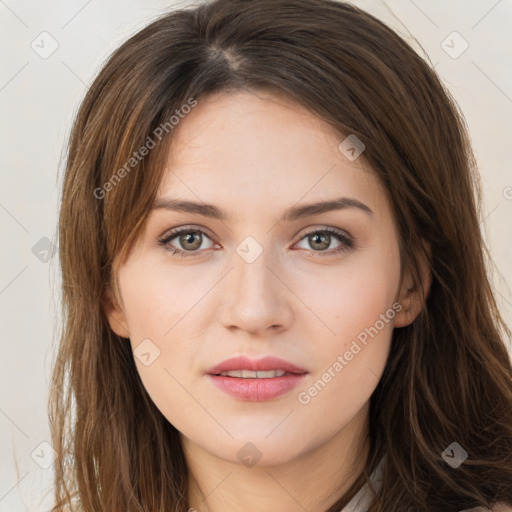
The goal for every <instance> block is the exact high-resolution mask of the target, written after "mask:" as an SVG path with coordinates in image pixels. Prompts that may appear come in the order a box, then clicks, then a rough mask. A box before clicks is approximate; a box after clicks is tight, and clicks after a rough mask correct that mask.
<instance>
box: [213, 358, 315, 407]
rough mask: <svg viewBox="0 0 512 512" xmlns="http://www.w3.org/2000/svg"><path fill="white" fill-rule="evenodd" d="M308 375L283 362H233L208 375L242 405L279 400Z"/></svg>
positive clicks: (275, 360) (228, 362)
mask: <svg viewBox="0 0 512 512" xmlns="http://www.w3.org/2000/svg"><path fill="white" fill-rule="evenodd" d="M307 374H308V372H307V371H306V370H304V369H302V368H299V367H297V366H295V365H293V364H292V363H289V362H287V361H284V360H282V359H277V358H272V357H267V358H263V359H259V360H251V359H248V358H244V357H237V358H231V359H228V360H226V361H223V362H222V363H220V364H219V365H217V366H215V367H213V368H211V369H210V370H208V372H207V376H208V377H209V379H210V381H211V382H212V383H213V384H214V385H215V386H216V387H217V388H218V389H220V390H221V391H223V392H224V393H226V394H228V395H230V396H231V397H234V398H237V399H239V400H243V401H249V402H262V401H268V400H272V399H275V398H278V397H280V396H282V395H284V394H286V393H289V392H290V391H291V390H292V389H294V388H295V387H297V386H298V385H299V384H300V383H301V382H302V380H303V379H304V377H305V376H306V375H307Z"/></svg>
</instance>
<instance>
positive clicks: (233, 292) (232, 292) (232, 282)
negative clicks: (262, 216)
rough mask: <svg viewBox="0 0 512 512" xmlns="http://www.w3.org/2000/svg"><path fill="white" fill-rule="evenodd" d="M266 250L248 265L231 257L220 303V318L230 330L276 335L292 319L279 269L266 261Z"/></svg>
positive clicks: (241, 259)
mask: <svg viewBox="0 0 512 512" xmlns="http://www.w3.org/2000/svg"><path fill="white" fill-rule="evenodd" d="M269 252H270V251H265V250H264V251H263V253H262V254H261V255H260V256H259V257H258V258H257V259H256V260H255V261H253V262H252V263H248V262H247V261H245V260H244V259H243V258H241V257H240V256H239V255H238V254H237V253H234V254H233V259H232V261H233V267H234V268H233V269H232V270H231V272H229V274H228V275H227V276H226V279H225V280H224V281H225V283H224V287H223V288H222V290H221V293H223V294H224V297H225V298H224V300H223V302H222V306H221V312H220V318H221V322H222V324H223V326H224V327H226V328H227V329H229V330H231V331H235V330H241V331H246V332H248V333H251V334H253V335H261V334H268V333H270V332H274V333H277V332H280V331H282V330H285V329H287V328H289V326H290V325H291V322H292V320H293V310H292V307H291V306H292V304H291V302H290V301H291V295H293V293H292V292H291V291H290V289H289V288H288V287H287V286H286V285H285V284H284V283H286V279H285V276H284V273H283V270H282V267H281V266H278V265H276V263H275V261H274V262H271V261H270V255H269Z"/></svg>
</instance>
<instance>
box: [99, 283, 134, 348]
mask: <svg viewBox="0 0 512 512" xmlns="http://www.w3.org/2000/svg"><path fill="white" fill-rule="evenodd" d="M104 308H105V314H106V315H107V319H108V323H109V324H110V328H111V329H112V330H113V331H114V332H115V333H116V334H117V335H118V336H121V338H129V337H130V331H129V330H128V322H127V321H126V316H125V314H124V311H123V308H122V306H121V299H120V298H119V299H118V298H117V297H116V296H115V295H114V293H113V292H112V289H111V287H109V288H108V290H107V292H106V297H105V306H104Z"/></svg>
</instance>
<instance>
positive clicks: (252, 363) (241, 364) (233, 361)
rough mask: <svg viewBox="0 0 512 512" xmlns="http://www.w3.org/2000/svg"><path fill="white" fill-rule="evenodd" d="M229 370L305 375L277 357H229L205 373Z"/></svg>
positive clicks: (299, 369) (215, 373) (296, 367)
mask: <svg viewBox="0 0 512 512" xmlns="http://www.w3.org/2000/svg"><path fill="white" fill-rule="evenodd" d="M230 370H252V371H269V370H284V371H285V372H289V373H307V371H306V370H304V369H303V368H299V367H298V366H295V365H294V364H292V363H290V362H288V361H285V360H284V359H279V358H278V357H270V356H267V357H263V358H261V359H249V358H248V357H244V356H239V357H231V358H229V359H226V360H224V361H222V362H221V363H219V364H217V365H215V366H212V367H211V368H209V369H208V370H206V373H208V374H210V375H219V374H220V373H221V372H227V371H230Z"/></svg>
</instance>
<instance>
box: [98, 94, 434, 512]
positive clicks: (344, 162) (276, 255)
mask: <svg viewBox="0 0 512 512" xmlns="http://www.w3.org/2000/svg"><path fill="white" fill-rule="evenodd" d="M178 128H179V129H178V130H177V131H176V133H175V135H176V136H175V138H174V140H173V145H172V148H171V150H170V153H169V159H168V166H167V169H166V172H165V175H164V178H163V180H162V183H161V186H160V189H159V192H158V198H157V201H158V200H162V199H163V198H166V199H168V198H173V199H180V200H187V201H193V202H198V203H208V204H212V205H215V206H217V207H218V208H220V209H222V210H223V211H225V212H226V214H227V216H228V217H227V218H226V219H225V220H220V219H215V218H210V217H206V216H202V215H200V214H199V213H186V212H182V211H174V210H171V209H168V208H163V207H162V208H156V209H153V210H152V212H151V213H150V215H149V218H148V220H147V224H146V226H145V229H144V232H143V234H142V236H141V238H140V239H139V241H138V243H137V244H136V245H135V246H134V248H133V250H132V251H131V252H130V254H129V256H128V258H127V260H126V261H125V262H124V263H123V264H122V265H120V266H119V268H118V269H117V275H116V278H117V283H118V294H116V296H117V299H112V302H111V306H110V307H109V309H108V317H109V321H110V325H111V327H112V329H113V330H114V331H115V332H116V333H117V334H118V335H120V336H122V337H125V338H129V339H130V343H131V345H132V348H133V349H134V350H135V349H136V348H137V346H138V345H139V344H140V343H141V342H142V341H143V340H145V339H150V340H151V343H152V344H154V345H152V346H156V347H158V349H159V350H160V355H159V356H158V357H157V358H156V359H155V360H154V362H152V363H151V364H150V365H147V366H146V365H144V364H142V363H141V361H140V360H139V359H138V358H135V362H136V365H137V370H138V372H139V374H140V377H141V379H142V382H143V384H144V386H145V387H146V389H147V391H148V393H149V394H150V396H151V398H152V400H153V401H154V403H155V404H156V406H157V407H158V408H159V410H160V411H161V412H162V414H163V415H164V416H165V417H166V418H167V419H168V421H169V422H170V423H172V424H173V425H174V426H175V427H176V428H177V429H178V430H179V432H180V433H181V439H182V444H183V449H184V453H185V456H186V460H187V464H188V468H189V477H190V489H189V496H188V499H189V504H190V506H191V507H193V508H194V509H195V510H197V511H198V512H203V511H210V512H224V511H226V510H230V511H233V512H238V511H239V512H242V511H243V512H264V511H268V510H280V511H282V512H292V511H294V512H295V511H296V510H302V509H303V510H309V511H318V512H320V511H323V510H325V509H326V508H327V507H328V506H329V505H331V504H332V503H334V501H335V500H336V499H338V498H339V497H340V496H341V495H343V493H344V492H345V491H346V490H347V489H348V487H349V486H350V485H351V484H352V483H353V481H354V480H355V479H356V477H357V475H358V474H359V473H360V472H361V470H362V468H363V465H364V462H365V458H366V456H367V453H368V446H367V444H366V442H365V435H366V434H367V422H368V411H369V399H370V396H371V394H372V392H373V391H374V389H375V388H376V386H377V384H378V382H379V379H380V377H381V375H382V372H383V370H384V367H385V363H386V360H387V356H388V354H389V349H390V341H391V335H392V332H393V328H397V327H402V326H405V325H408V324H409V323H411V322H412V321H413V320H414V318H416V316H417V315H418V313H419V311H420V309H421V303H422V301H421V298H420V297H419V294H418V292H417V291H414V290H411V283H412V282H411V279H410V276H408V275H405V276H404V281H403V283H402V286H399V285H400V283H399V281H400V272H401V269H400V258H399V250H398V238H397V232H396V226H395V223H394V220H393V217H392V214H391V208H390V205H389V203H388V200H387V196H386V194H385V192H384V189H383V188H382V186H381V185H380V183H379V182H378V180H377V179H376V178H375V176H374V175H372V173H371V172H369V169H368V166H367V165H365V164H364V161H363V158H362V157H359V158H357V159H356V160H354V161H350V160H349V159H347V158H346V157H345V156H344V155H343V154H342V153H341V152H340V150H339V149H338V144H339V143H340V142H341V141H342V140H343V139H344V138H345V137H340V135H339V134H338V133H336V132H335V131H334V130H333V129H332V128H331V127H330V126H329V125H327V124H326V123H325V122H324V121H322V120H320V119H319V118H317V117H315V116H314V115H312V114H311V113H309V112H308V111H307V110H306V109H304V108H303V107H301V106H300V105H298V104H296V103H294V102H292V101H290V100H288V99H286V98H284V97H281V96H277V95H275V94H270V93H268V92H262V91H259V92H258V93H255V92H252V93H251V92H246V91H243V92H236V93H231V94H227V93H217V94H214V95H211V96H209V97H205V98H201V101H199V104H198V106H197V107H196V108H194V109H193V110H192V112H191V113H190V114H188V115H187V116H186V118H185V119H184V120H182V121H181V122H180V125H179V127H178ZM340 197H348V198H352V199H355V200H357V201H359V202H360V203H363V204H364V205H366V206H367V207H368V208H369V209H370V210H371V212H372V213H368V211H365V210H364V209H361V208H356V207H347V208H344V209H338V210H332V211H327V212H324V213H317V214H315V215H311V216H307V217H303V218H298V219H295V220H291V221H283V222H278V221H279V219H281V217H282V216H283V215H284V213H285V212H286V211H287V210H288V209H290V208H291V207H297V206H303V205H306V204H311V203H315V202H319V201H327V200H334V199H337V198H340ZM183 226H187V227H189V230H190V232H192V233H193V232H194V231H195V232H196V233H197V230H202V231H204V233H203V234H202V235H201V234H200V235H196V236H198V237H199V241H198V242H197V243H196V242H195V241H194V240H195V239H194V238H193V234H192V235H191V234H189V236H188V237H186V236H182V237H181V238H180V236H179V235H178V236H176V237H175V238H174V239H172V240H170V241H169V240H168V241H167V246H166V247H167V249H166V247H164V246H162V245H159V244H158V240H159V239H161V238H162V237H164V236H166V235H168V234H169V231H170V230H171V229H173V228H178V227H183ZM325 228H332V229H334V230H336V231H338V232H341V233H342V234H344V236H345V237H347V235H348V236H349V237H350V239H351V240H352V241H353V244H352V247H349V245H347V244H346V242H343V241H340V240H339V239H337V238H336V237H335V236H334V235H332V234H331V235H329V233H325V231H322V229H325ZM311 233H316V236H313V235H311V236H309V237H308V236H307V235H308V234H311ZM249 236H250V237H252V238H253V239H254V240H255V241H256V243H257V244H258V246H259V247H260V248H261V249H262V252H261V254H260V255H259V257H258V258H257V259H255V260H254V261H252V262H250V263H249V262H248V261H246V260H245V259H244V258H242V257H241V256H240V254H241V253H240V254H239V253H238V252H237V247H239V246H240V244H241V242H242V241H244V239H245V238H246V237H249ZM167 238H169V237H167ZM180 240H181V241H180ZM242 246H244V244H242ZM343 246H344V249H345V250H343V251H341V252H338V253H336V252H335V250H336V249H337V248H339V247H343ZM251 247H254V246H251ZM321 247H325V248H324V249H323V250H322V248H321ZM187 248H188V251H187ZM169 249H171V250H173V249H177V250H180V249H181V250H182V251H184V252H188V253H189V256H188V257H181V256H179V255H177V254H173V253H172V251H171V250H169ZM251 250H252V249H251ZM429 284H430V276H429V275H425V280H424V286H425V288H426V289H427V290H428V287H429ZM397 302H398V303H400V305H401V306H402V308H401V310H400V311H399V312H397V313H396V314H393V317H392V319H388V321H387V322H381V324H383V327H382V328H381V329H380V330H379V331H378V334H377V335H375V336H374V337H373V338H370V337H369V338H368V343H367V344H366V345H362V344H361V343H359V345H360V346H361V347H362V350H360V351H359V352H358V353H357V355H354V356H353V358H351V360H349V361H346V363H347V364H346V365H344V367H343V369H342V371H338V372H334V375H335V376H334V377H333V376H332V368H333V363H335V361H337V360H338V359H337V358H338V356H340V355H342V356H343V354H345V353H346V352H347V350H350V347H351V345H352V343H353V341H354V340H356V339H357V336H358V335H359V334H360V333H361V332H362V331H364V330H365V328H370V327H371V326H374V325H376V321H377V320H379V318H381V316H380V315H382V314H385V313H386V312H387V311H389V310H391V311H393V310H392V309H391V308H392V305H393V304H394V303H397ZM238 355H246V356H248V357H249V358H252V359H259V358H261V357H264V356H268V355H271V356H276V357H280V358H282V359H285V360H287V361H290V362H292V363H294V364H295V365H297V366H300V367H302V368H304V369H306V370H307V372H308V373H307V375H306V376H305V377H304V379H303V381H302V383H301V384H300V386H299V387H298V388H296V389H293V390H292V391H290V392H287V393H285V394H284V395H282V396H279V397H277V398H275V399H272V400H266V401H260V402H254V401H247V400H242V399H238V398H234V397H231V396H229V395H227V394H225V393H224V392H223V391H221V390H219V389H218V388H217V387H216V386H214V385H212V383H211V381H210V379H209V378H208V376H207V375H206V374H205V371H206V370H207V369H208V368H209V367H211V366H213V365H215V364H217V363H219V362H221V361H223V360H225V359H227V358H229V357H232V356H238ZM329 368H331V377H332V378H331V379H330V381H329V382H328V383H327V384H326V385H325V387H323V389H322V390H321V391H320V392H318V393H317V394H316V395H314V396H313V395H312V394H309V395H307V396H309V397H310V400H309V401H308V402H307V403H304V402H302V403H301V402H300V401H299V399H298V397H299V393H301V392H302V393H303V395H302V396H304V394H305V393H307V392H308V390H309V389H311V387H312V386H313V385H314V384H315V382H317V381H318V380H319V379H321V378H322V376H323V375H324V374H325V372H327V371H328V369H329ZM248 442H250V443H252V445H254V446H255V447H256V448H257V450H258V452H259V454H261V458H259V459H258V461H257V462H256V464H254V465H251V466H247V465H246V464H244V463H242V460H241V458H240V457H239V455H238V452H239V450H241V449H242V448H243V447H244V446H246V443H248ZM252 445H251V446H252ZM245 449H246V450H247V449H248V448H247V447H246V448H245ZM249 450H254V448H250V449H249ZM331 490H335V492H334V494H333V495H332V496H331V497H329V496H328V494H329V492H330V491H331ZM204 496H206V500H204V499H203V497H204Z"/></svg>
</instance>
